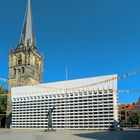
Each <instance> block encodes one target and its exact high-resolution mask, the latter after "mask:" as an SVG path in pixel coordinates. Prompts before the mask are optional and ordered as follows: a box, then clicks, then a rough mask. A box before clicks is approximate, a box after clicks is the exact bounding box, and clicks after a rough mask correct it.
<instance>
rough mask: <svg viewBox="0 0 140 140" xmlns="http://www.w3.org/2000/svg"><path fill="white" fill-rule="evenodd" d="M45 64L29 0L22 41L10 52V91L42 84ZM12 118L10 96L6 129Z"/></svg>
mask: <svg viewBox="0 0 140 140" xmlns="http://www.w3.org/2000/svg"><path fill="white" fill-rule="evenodd" d="M43 63H44V61H43V56H42V55H41V54H40V53H39V52H38V50H37V47H36V40H35V34H34V31H33V23H32V14H31V2H30V0H28V1H27V10H26V14H25V19H24V24H23V29H22V32H21V36H20V40H19V42H18V44H17V46H16V47H15V48H14V49H10V51H9V91H10V89H11V88H12V87H16V86H26V85H32V84H38V83H41V82H42V75H43ZM11 117H12V101H11V95H10V94H9V95H8V97H7V111H6V127H8V128H10V126H11Z"/></svg>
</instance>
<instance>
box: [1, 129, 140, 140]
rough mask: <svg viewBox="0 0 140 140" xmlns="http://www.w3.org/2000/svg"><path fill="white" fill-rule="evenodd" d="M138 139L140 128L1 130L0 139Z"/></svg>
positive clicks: (139, 138)
mask: <svg viewBox="0 0 140 140" xmlns="http://www.w3.org/2000/svg"><path fill="white" fill-rule="evenodd" d="M90 139H92V140H140V130H124V131H98V132H97V131H96V132H95V131H77V130H75V131H70V130H68V131H67V130H62V131H60V130H59V131H56V132H44V131H43V130H5V129H3V130H1V129H0V140H90Z"/></svg>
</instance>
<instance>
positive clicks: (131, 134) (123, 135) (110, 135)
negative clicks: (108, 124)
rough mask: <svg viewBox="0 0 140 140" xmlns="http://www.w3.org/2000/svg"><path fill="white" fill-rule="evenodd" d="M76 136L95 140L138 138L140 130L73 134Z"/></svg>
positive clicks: (128, 139) (133, 139)
mask: <svg viewBox="0 0 140 140" xmlns="http://www.w3.org/2000/svg"><path fill="white" fill-rule="evenodd" d="M74 135H75V136H78V137H83V138H89V139H95V140H140V131H135V130H131V131H130V130H129V131H127V130H125V131H104V132H93V133H81V134H74Z"/></svg>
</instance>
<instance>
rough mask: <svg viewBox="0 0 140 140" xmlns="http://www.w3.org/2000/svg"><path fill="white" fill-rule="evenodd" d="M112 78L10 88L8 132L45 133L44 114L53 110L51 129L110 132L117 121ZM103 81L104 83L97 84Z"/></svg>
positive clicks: (103, 77)
mask: <svg viewBox="0 0 140 140" xmlns="http://www.w3.org/2000/svg"><path fill="white" fill-rule="evenodd" d="M116 77H117V75H108V76H100V77H92V78H85V79H78V80H70V81H62V82H54V83H47V84H40V85H34V86H25V87H15V88H12V90H11V93H12V102H13V104H12V128H19V129H20V128H32V129H34V128H35V129H38V128H40V129H41V128H42V129H45V128H47V125H48V124H47V122H48V120H47V117H46V116H47V113H48V110H49V109H50V108H53V107H56V109H55V110H54V112H53V113H52V122H53V128H54V129H110V128H111V129H114V128H116V126H117V121H118V95H117V92H116V91H117V78H116ZM109 79H113V80H109ZM114 79H115V80H114ZM105 80H108V82H103V83H100V82H102V81H105ZM96 83H98V84H96Z"/></svg>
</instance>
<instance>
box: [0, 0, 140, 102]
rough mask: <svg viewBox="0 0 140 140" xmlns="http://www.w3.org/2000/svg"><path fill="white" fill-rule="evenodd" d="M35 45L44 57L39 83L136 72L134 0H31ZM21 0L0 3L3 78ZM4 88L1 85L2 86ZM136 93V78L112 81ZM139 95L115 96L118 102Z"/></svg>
mask: <svg viewBox="0 0 140 140" xmlns="http://www.w3.org/2000/svg"><path fill="white" fill-rule="evenodd" d="M31 2H32V13H33V20H34V28H35V33H36V39H37V47H38V50H39V51H40V52H43V53H44V56H45V67H44V78H43V82H52V81H60V80H65V67H66V65H68V73H69V79H76V78H86V77H92V76H100V75H106V74H118V75H122V74H124V73H127V72H129V71H133V70H135V69H140V1H139V0H31ZM25 9H26V0H1V1H0V50H1V51H0V57H1V60H0V62H1V66H0V77H5V78H8V50H9V48H10V46H13V47H14V46H15V45H16V44H17V42H18V40H19V37H20V32H21V28H22V25H23V18H24V15H25ZM5 86H7V85H6V84H5ZM118 89H119V90H121V89H140V74H139V75H135V76H131V77H129V78H127V79H122V80H119V81H118ZM139 96H140V93H129V94H128V93H121V94H119V102H120V103H129V102H134V101H137V99H138V97H139Z"/></svg>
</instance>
